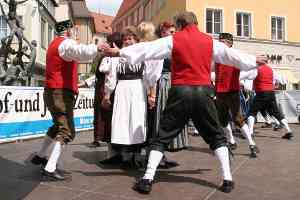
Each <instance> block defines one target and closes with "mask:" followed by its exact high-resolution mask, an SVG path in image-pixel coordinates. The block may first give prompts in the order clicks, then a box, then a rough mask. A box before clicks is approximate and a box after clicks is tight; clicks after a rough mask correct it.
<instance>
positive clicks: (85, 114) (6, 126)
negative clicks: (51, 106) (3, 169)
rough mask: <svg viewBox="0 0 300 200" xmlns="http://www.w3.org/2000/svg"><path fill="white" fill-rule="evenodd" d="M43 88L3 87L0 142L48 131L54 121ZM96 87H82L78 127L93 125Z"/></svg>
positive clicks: (0, 92)
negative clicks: (46, 104)
mask: <svg viewBox="0 0 300 200" xmlns="http://www.w3.org/2000/svg"><path fill="white" fill-rule="evenodd" d="M43 91H44V88H42V87H20V86H17V87H14V86H0V142H3V141H7V140H15V139H20V138H24V137H25V138H28V137H35V136H37V135H38V136H40V135H41V134H45V133H46V131H47V129H48V128H49V127H50V126H51V125H52V124H53V123H52V118H51V115H50V113H49V111H48V110H47V109H46V107H45V105H44V100H43ZM93 105H94V90H93V89H85V88H84V89H80V90H79V95H78V97H77V99H76V104H75V106H74V122H75V128H76V130H84V129H92V128H93V115H94V113H93Z"/></svg>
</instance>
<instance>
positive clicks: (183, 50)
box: [171, 25, 213, 86]
mask: <svg viewBox="0 0 300 200" xmlns="http://www.w3.org/2000/svg"><path fill="white" fill-rule="evenodd" d="M212 51H213V40H212V38H211V37H210V36H208V35H206V34H204V33H202V32H200V31H199V30H198V28H197V26H196V25H189V26H187V27H185V28H184V29H183V30H182V31H178V32H177V33H175V34H174V35H173V51H172V66H171V71H172V73H171V81H172V85H191V86H193V85H211V79H210V72H211V62H212Z"/></svg>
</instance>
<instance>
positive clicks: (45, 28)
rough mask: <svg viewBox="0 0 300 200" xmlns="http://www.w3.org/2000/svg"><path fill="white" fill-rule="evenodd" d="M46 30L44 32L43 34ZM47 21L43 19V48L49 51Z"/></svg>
mask: <svg viewBox="0 0 300 200" xmlns="http://www.w3.org/2000/svg"><path fill="white" fill-rule="evenodd" d="M43 29H44V32H43ZM47 31H48V30H47V20H45V19H44V18H43V17H41V47H42V48H43V49H47V39H48V38H47V35H46V33H47ZM46 38H47V39H46Z"/></svg>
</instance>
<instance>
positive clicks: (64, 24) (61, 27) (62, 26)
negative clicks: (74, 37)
mask: <svg viewBox="0 0 300 200" xmlns="http://www.w3.org/2000/svg"><path fill="white" fill-rule="evenodd" d="M72 27H73V23H72V21H71V20H65V21H61V22H57V23H56V24H55V31H56V33H61V32H63V31H65V30H67V29H69V28H72Z"/></svg>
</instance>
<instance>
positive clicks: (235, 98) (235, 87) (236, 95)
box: [215, 33, 258, 158]
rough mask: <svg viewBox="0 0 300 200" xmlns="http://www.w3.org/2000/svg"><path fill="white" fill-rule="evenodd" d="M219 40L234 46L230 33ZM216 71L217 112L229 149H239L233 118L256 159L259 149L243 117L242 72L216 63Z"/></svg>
mask: <svg viewBox="0 0 300 200" xmlns="http://www.w3.org/2000/svg"><path fill="white" fill-rule="evenodd" d="M219 40H220V42H223V43H224V44H226V45H227V46H228V47H232V45H233V36H232V35H231V34H230V33H220V34H219ZM215 71H216V81H215V90H216V97H217V98H216V103H217V110H218V115H219V119H220V122H221V125H222V126H223V127H224V131H225V132H227V133H228V135H229V147H230V148H231V149H232V150H234V149H235V148H236V147H237V144H236V142H235V140H234V137H233V135H232V130H231V125H230V120H231V118H232V120H233V122H234V124H235V125H236V126H237V127H239V128H240V129H241V132H242V134H243V135H244V136H245V138H247V140H248V142H249V149H250V157H251V158H255V157H257V155H256V153H257V152H258V148H257V147H256V145H255V142H254V140H253V139H252V136H251V133H250V130H249V127H248V125H247V123H245V120H244V118H243V117H242V115H241V105H240V70H239V69H237V68H235V67H231V66H226V65H223V64H220V63H216V65H215ZM230 114H231V116H230Z"/></svg>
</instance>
